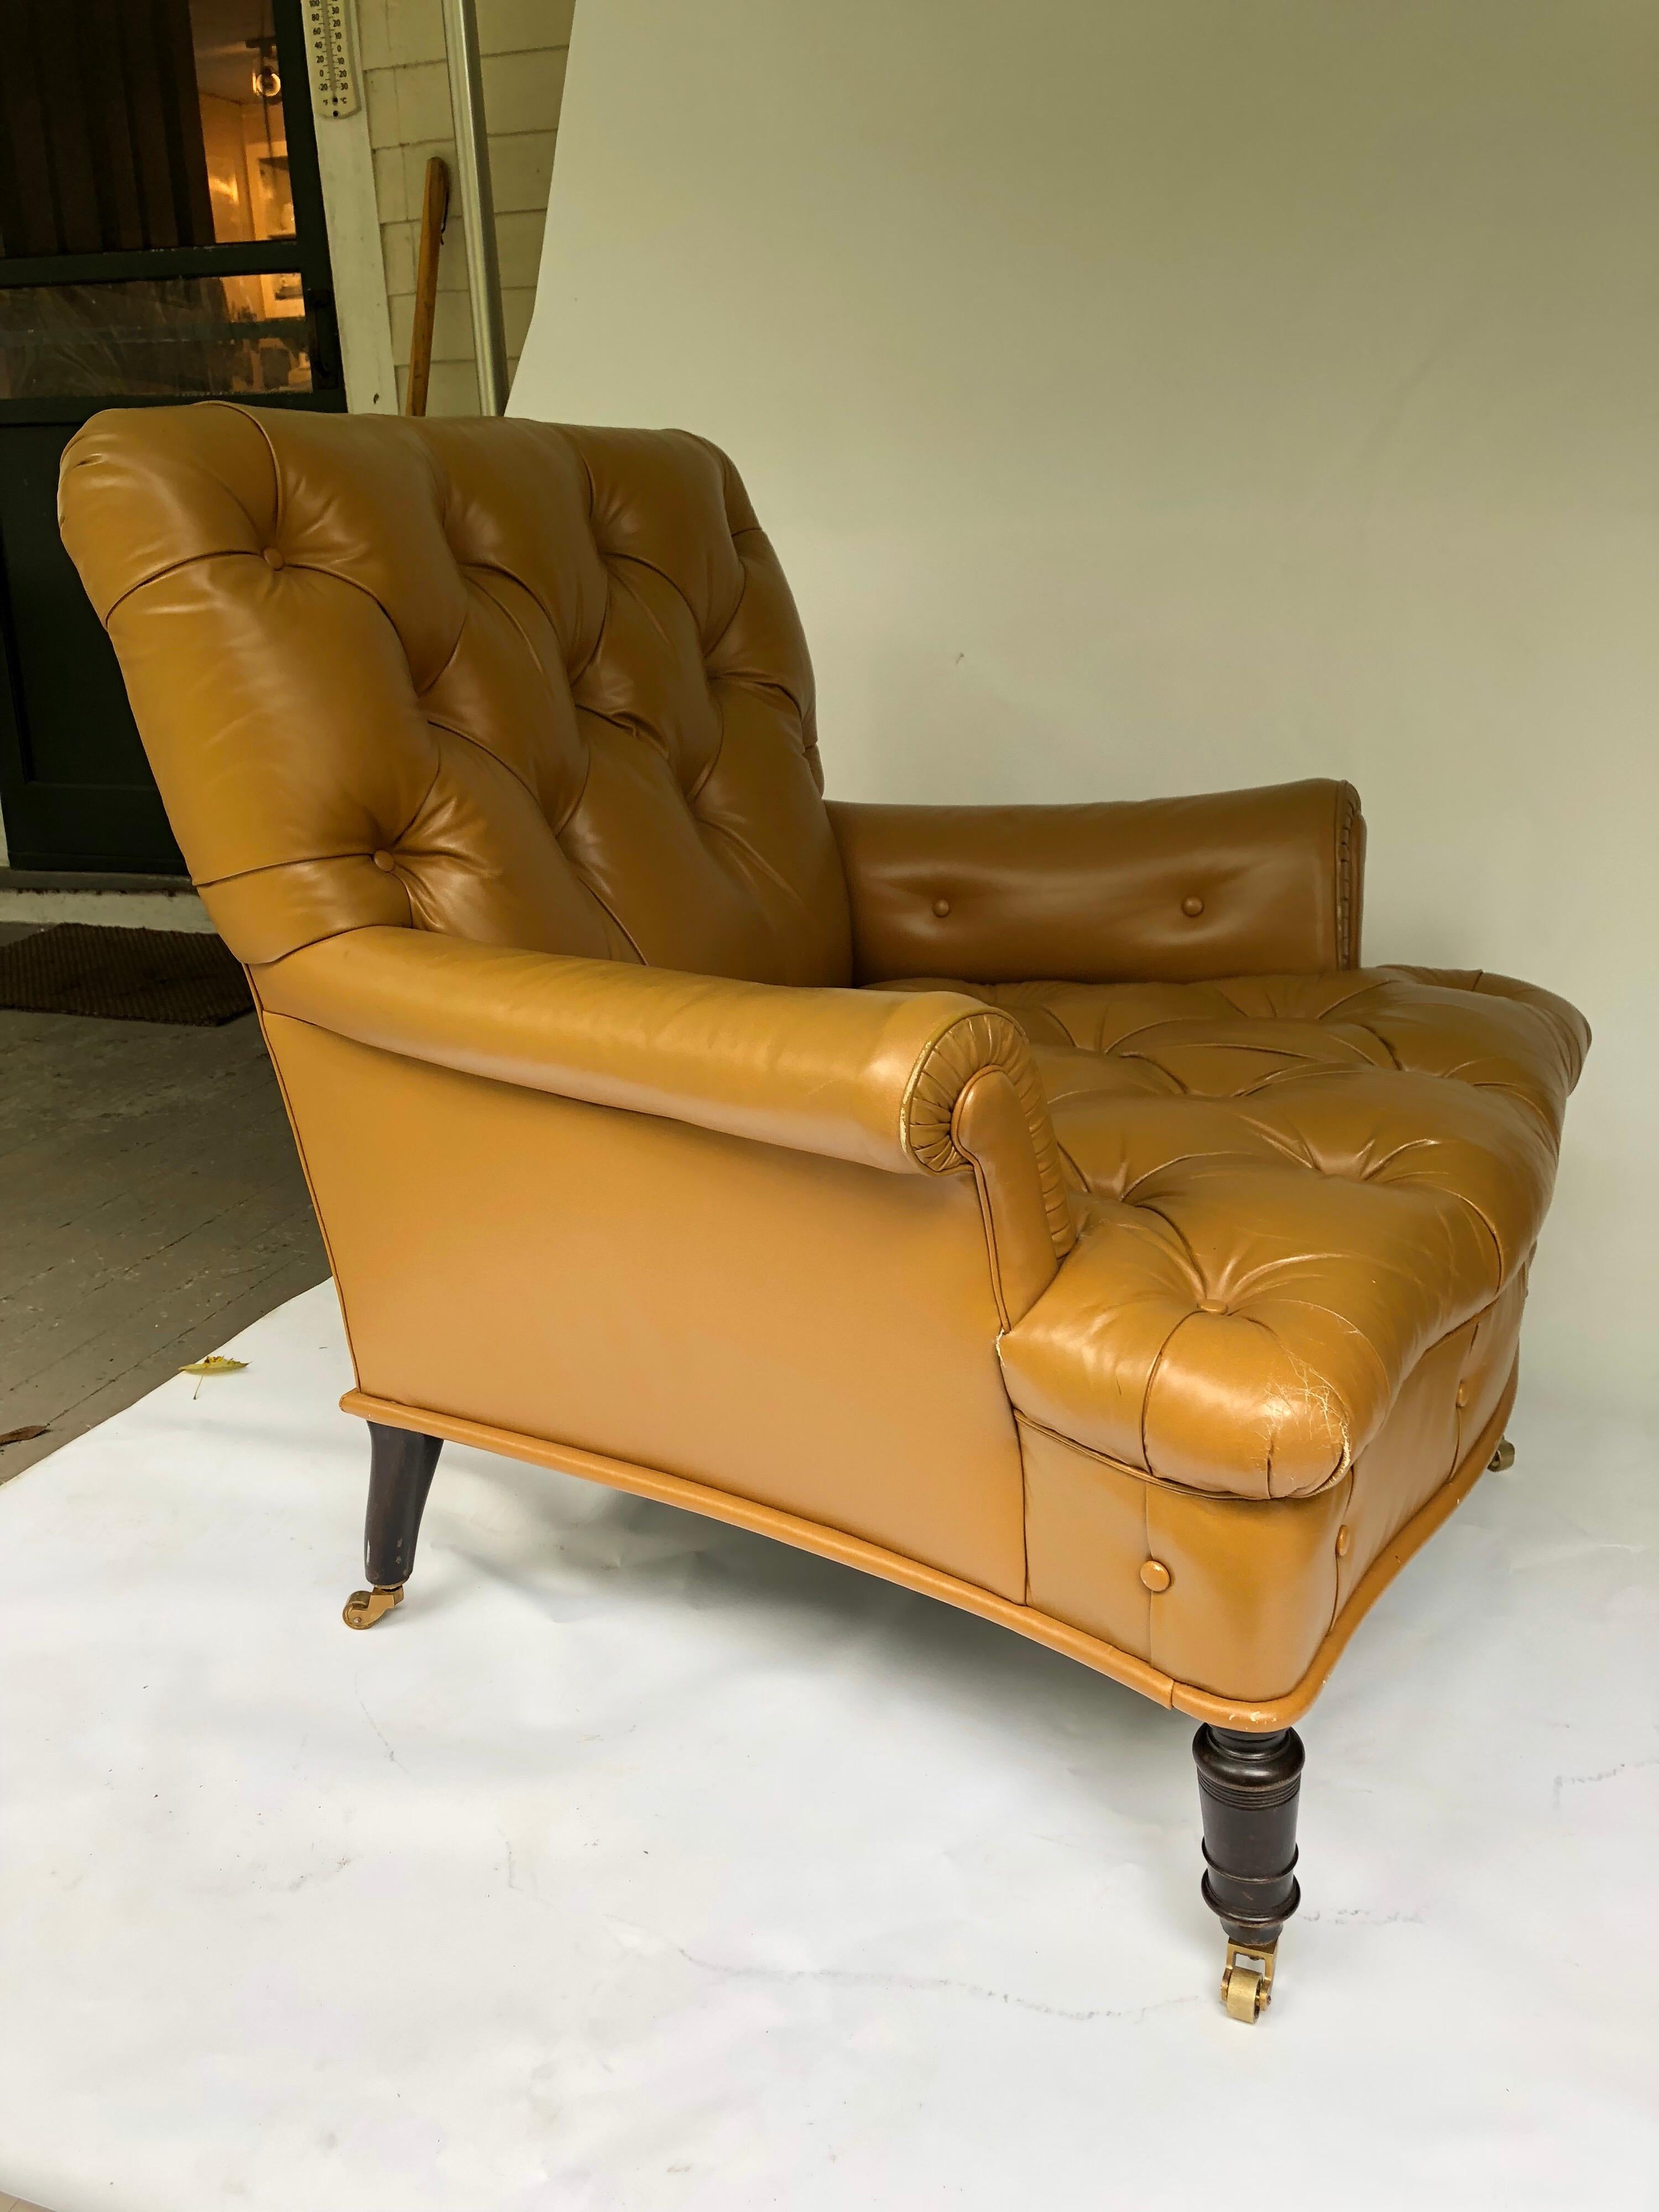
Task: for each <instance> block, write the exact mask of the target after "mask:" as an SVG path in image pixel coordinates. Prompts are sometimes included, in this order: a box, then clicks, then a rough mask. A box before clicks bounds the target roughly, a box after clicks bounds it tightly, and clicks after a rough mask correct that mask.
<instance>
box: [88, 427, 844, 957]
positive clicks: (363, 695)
mask: <svg viewBox="0 0 1659 2212" xmlns="http://www.w3.org/2000/svg"><path fill="white" fill-rule="evenodd" d="M60 512H61V517H62V521H63V527H64V538H65V541H66V543H67V544H68V545H69V548H70V552H71V554H72V555H73V556H74V558H75V560H76V564H77V566H78V567H79V568H80V571H81V574H82V578H83V580H85V582H86V585H87V588H88V592H90V594H91V596H92V599H93V601H94V605H95V606H96V608H97V611H98V612H99V614H100V617H103V618H104V620H105V621H106V623H107V625H108V628H109V630H110V634H111V636H112V639H113V641H114V643H115V645H116V647H117V650H118V653H119V655H120V659H121V665H122V667H123V670H124V671H125V676H126V680H127V688H128V691H129V694H130V696H131V701H132V706H133V711H134V714H136V716H137V722H138V726H139V730H140V732H141V733H142V735H143V740H144V744H145V748H146V750H147V751H148V752H149V758H150V762H151V765H152V766H153V768H154V769H155V776H156V781H158V783H159V784H160V786H161V795H162V798H163V799H164V800H165V802H166V804H167V812H168V815H169V816H170V817H171V819H172V822H173V829H174V830H175V832H176V834H177V836H178V838H179V843H180V845H181V846H182V848H183V849H184V854H185V860H186V861H187V862H188V864H189V867H190V871H191V876H192V877H193V878H194V879H195V881H196V883H197V885H198V886H199V888H200V890H201V891H202V894H203V896H204V899H205V900H206V902H207V905H208V908H209V911H210V913H211V915H212V916H213V919H214V921H215V922H216V925H217V927H218V928H219V930H220V932H221V933H222V935H223V937H224V938H225V939H226V941H227V942H228V944H229V945H230V947H231V949H232V950H233V951H234V952H235V953H236V954H237V955H238V956H239V957H240V958H241V959H243V960H246V961H249V962H254V963H262V962H265V961H269V960H273V959H277V958H280V957H282V956H283V954H285V953H289V952H292V951H295V950H297V949H298V948H299V947H301V946H302V945H308V944H312V943H314V942H315V941H316V940H317V939H319V938H323V937H328V936H331V935H334V934H336V933H338V932H340V931H342V930H349V929H354V928H358V927H362V926H364V925H366V924H380V925H385V924H392V925H394V926H397V925H402V926H405V927H415V928H417V929H429V930H436V931H441V932H444V933H447V934H449V935H452V936H456V937H463V938H471V939H477V940H478V941H479V942H482V943H486V944H495V945H515V946H519V947H521V948H523V949H526V950H529V951H545V952H566V953H580V954H587V955H592V956H599V957H603V956H606V955H609V956H611V957H614V958H617V959H622V960H634V961H644V962H648V963H654V964H656V965H659V966H664V967H669V968H678V969H689V970H691V971H693V972H696V973H702V974H709V975H731V976H738V977H744V978H747V979H749V980H750V981H760V982H783V983H803V984H828V983H845V982H847V981H848V980H849V975H850V953H849V945H848V904H847V891H846V885H845V883H844V880H843V878H842V866H841V862H840V860H839V858H838V855H837V853H836V845H835V842H834V839H833V837H832V836H831V833H830V829H829V821H828V818H827V817H826V815H825V811H824V806H823V797H822V788H823V776H822V773H821V771H820V769H819V766H818V757H817V742H816V736H815V732H814V725H813V712H812V674H811V665H810V664H809V662H808V659H807V654H806V647H805V640H804V639H803V637H802V635H801V629H800V624H799V620H798V619H797V617H796V613H795V609H794V605H793V601H792V599H791V598H790V596H789V588H788V586H787V584H786V583H785V581H784V578H783V573H782V571H781V568H779V566H778V562H777V558H776V556H775V554H774V552H773V550H772V548H771V546H770V545H769V543H768V542H767V539H766V538H765V536H764V534H763V532H762V531H761V530H760V528H759V527H758V526H757V523H756V520H755V517H754V514H753V513H752V512H751V510H750V506H749V501H748V499H747V498H746V496H745V495H744V489H743V486H742V484H741V483H740V482H739V481H738V476H737V472H736V471H735V470H734V469H733V468H732V465H731V463H730V462H729V461H728V460H726V458H725V456H724V455H723V454H721V453H718V452H717V451H716V450H715V449H714V447H712V446H709V445H708V444H706V443H705V442H704V441H702V439H699V438H695V437H692V436H690V435H687V434H685V433H684V432H682V431H674V430H666V431H639V430H582V429H564V428H555V427H554V426H552V425H551V424H548V423H541V422H495V421H483V422H475V421H449V422H444V421H437V422H405V421H400V420H398V419H396V418H393V417H389V416H329V415H311V414H301V413H297V412H295V413H289V412H286V411H279V410H274V409H267V410H259V411H258V412H255V411H253V410H248V409H243V408H239V407H234V406H227V405H224V404H219V403H210V404H206V405H203V406H197V407H187V408H148V409H137V410H125V411H120V412H113V413H110V414H105V415H100V416H97V417H95V418H94V421H92V422H89V423H88V425H87V427H86V428H84V429H83V430H82V431H81V433H80V434H79V435H78V436H77V437H76V439H75V440H74V441H73V442H72V443H71V445H70V447H69V450H68V452H67V453H66V454H65V457H64V474H63V484H62V492H61V495H60Z"/></svg>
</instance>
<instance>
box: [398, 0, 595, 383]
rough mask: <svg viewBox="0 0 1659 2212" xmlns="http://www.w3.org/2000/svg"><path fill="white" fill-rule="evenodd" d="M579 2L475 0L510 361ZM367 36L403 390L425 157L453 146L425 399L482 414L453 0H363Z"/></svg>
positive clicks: (529, 278) (519, 336)
mask: <svg viewBox="0 0 1659 2212" xmlns="http://www.w3.org/2000/svg"><path fill="white" fill-rule="evenodd" d="M574 4H575V0H477V14H478V46H479V49H480V52H481V54H482V56H483V91H484V112H485V116H486V118H487V120H488V124H489V158H490V169H491V174H492V179H493V182H494V185H495V233H496V240H497V245H498V249H499V252H500V255H501V310H502V317H503V319H504V321H505V323H506V325H507V359H508V363H509V368H513V367H516V365H517V362H518V358H519V351H520V347H521V346H522V345H523V343H524V334H525V331H526V328H527V327H528V325H529V322H530V311H531V307H532V302H533V301H534V299H535V295H536V274H537V270H538V265H539V263H540V258H541V250H542V225H543V222H544V217H545V214H546V210H547V191H548V182H549V179H550V177H551V175H552V173H553V145H554V139H555V137H556V132H557V129H558V121H559V102H560V99H561V96H562V92H563V89H564V66H565V53H566V50H567V48H568V46H569V43H570V21H571V14H572V10H573V9H574ZM357 37H358V47H359V55H360V59H361V62H362V70H363V76H364V91H365V94H366V97H367V100H368V135H369V140H370V143H371V144H372V145H373V147H374V184H375V195H376V198H377V200H378V202H379V207H380V236H381V242H382V246H383V248H384V252H385V256H386V300H387V305H388V307H390V309H391V315H392V353H393V356H394V358H395V361H396V363H397V374H398V404H399V405H401V404H402V402H403V398H404V392H406V390H407V388H408V383H409V338H410V325H411V323H412V321H413V318H414V312H415V259H416V249H417V247H418V245H419V240H420V230H421V197H422V191H424V189H425V182H426V165H427V161H428V157H429V156H430V155H434V154H441V155H442V156H443V157H444V159H445V160H446V161H447V162H449V163H450V165H451V177H452V195H451V206H450V215H449V227H448V230H447V233H446V234H445V239H444V248H443V254H442V258H441V260H440V263H439V277H438V313H437V316H436V319H435V325H434V331H433V348H432V353H433V368H432V381H431V386H430V388H429V391H428V399H427V406H428V412H429V413H431V414H434V415H475V414H477V410H478V387H477V374H476V372H475V369H474V367H473V359H472V321H471V308H470V307H469V304H468V299H467V289H466V240H465V227H464V224H463V221H462V216H461V210H460V204H459V195H458V194H457V193H455V192H454V191H453V164H454V159H455V145H454V134H453V127H452V125H451V121H450V104H449V76H448V67H447V58H446V51H445V46H444V21H443V7H442V0H357Z"/></svg>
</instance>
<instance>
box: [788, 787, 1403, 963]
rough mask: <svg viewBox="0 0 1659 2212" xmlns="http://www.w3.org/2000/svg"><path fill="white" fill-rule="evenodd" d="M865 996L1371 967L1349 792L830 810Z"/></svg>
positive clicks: (1354, 804) (840, 806) (840, 804)
mask: <svg viewBox="0 0 1659 2212" xmlns="http://www.w3.org/2000/svg"><path fill="white" fill-rule="evenodd" d="M829 817H830V820H831V822H832V823H833V824H834V826H835V832H836V839H837V841H838V842H839V844H840V847H841V855H842V864H843V866H844V867H845V869H846V872H847V881H848V890H849V894H850V896H851V899H852V908H853V945H854V964H855V969H856V973H857V975H858V977H859V980H860V981H861V982H866V983H880V982H887V981H894V980H895V979H896V978H898V977H900V976H927V975H950V976H960V977H962V978H963V979H964V980H966V981H973V982H976V983H1012V982H1023V981H1029V980H1030V979H1031V978H1034V977H1041V978H1042V979H1043V980H1045V981H1056V982H1072V983H1110V982H1118V981H1169V982H1196V981H1202V980H1204V979H1205V978H1206V977H1211V976H1221V975H1284V974H1294V973H1298V972H1305V971H1312V970H1320V971H1322V970H1326V969H1334V968H1353V967H1357V966H1358V963H1359V919H1360V894H1361V884H1362V878H1363V872H1364V817H1362V816H1361V814H1360V811H1359V799H1358V794H1357V793H1356V792H1355V791H1354V789H1353V787H1352V785H1351V784H1346V783H1331V782H1325V781H1317V782H1308V783H1286V784H1275V785H1270V786H1267V787H1264V788H1262V789H1260V790H1255V791H1229V792H1218V793H1210V794H1208V795H1206V796H1205V797H1202V798H1195V799H1139V800H1125V801H1122V802H1111V803H1107V804H1103V805H1089V806H870V805H852V804H848V802H846V801H844V800H843V801H835V802H832V803H831V805H830V808H829Z"/></svg>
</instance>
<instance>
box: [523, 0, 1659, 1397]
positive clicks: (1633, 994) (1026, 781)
mask: <svg viewBox="0 0 1659 2212" xmlns="http://www.w3.org/2000/svg"><path fill="white" fill-rule="evenodd" d="M1656 240H1659V9H1655V8H1654V7H1653V6H1652V5H1651V0H1524V4H1521V5H1517V4H1516V0H1347V4H1345V5H1343V6H1341V7H1333V6H1332V5H1331V4H1330V0H1251V4H1250V5H1249V6H1248V7H1244V6H1241V5H1239V4H1237V0H1022V4H1021V6H1020V7H1019V8H1018V9H1010V8H1008V7H1006V6H1005V5H1002V4H995V5H993V4H990V0H837V4H836V6H835V7H833V8H829V7H824V6H823V5H821V4H814V5H811V6H807V5H805V4H802V0H702V4H700V5H699V6H697V7H696V8H688V7H686V6H685V5H684V0H581V4H580V8H579V9H578V11H577V21H576V30H575V37H574V46H573V49H572V60H571V75H570V80H569V84H568V90H567V94H566V97H565V104H564V110H563V116H562V122H561V125H560V134H559V149H558V157H557V162H556V172H555V177H554V186H553V196H552V204H551V209H550V216H549V221H548V226H547V242H546V248H545V254H544V265H543V272H542V279H541V289H540V293H539V296H538V304H537V311H536V318H535V321H534V324H533V325H532V330H531V333H530V337H529V340H528V343H527V345H526V350H525V354H524V358H523V362H522V365H521V367H520V373H519V377H518V381H517V384H516V386H515V387H514V391H513V402H512V410H513V412H514V413H517V414H528V415H534V416H544V417H547V418H550V419H555V420H564V421H574V422H640V423H647V424H661V423H678V424H683V425H684V426H686V427H688V428H695V429H698V430H701V431H702V432H703V433H705V434H706V435H708V436H711V437H713V438H714V439H715V440H717V441H719V442H720V443H721V444H722V445H724V446H725V447H726V448H727V449H728V450H729V451H730V452H731V453H732V455H733V457H734V459H736V460H737V462H738V466H739V467H740V469H741V470H742V471H743V472H744V477H745V478H746V480H747V482H748V484H749V488H750V493H751V495H752V496H753V497H754V500H755V502H756V505H757V509H758V510H759V513H760V514H761V518H762V520H763V522H764V523H765V524H766V525H767V526H768V528H769V530H770V532H771V533H772V535H773V537H774V538H775V541H776V542H777V544H778V547H779V550H780V551H781V556H782V558H783V562H784V565H785V567H786V568H787V571H788V573H789V574H790V577H791V580H792V581H793V586H794V588H795V592H796V595H797V598H798V599H799V601H800V604H801V608H802V612H803V615H804V617H805V622H806V627H807V632H808V635H809V637H810V639H811V643H812V648H813V654H814V659H815V662H816V665H817V671H818V678H819V690H820V697H821V722H822V731H823V753H824V759H825V763H826V766H827V771H828V775H829V782H830V788H831V790H832V791H833V792H836V793H840V794H842V795H845V796H849V797H872V798H873V797H882V798H892V799H921V798H937V799H1074V798H1092V797H1100V796H1109V795H1117V794H1121V795H1124V796H1134V795H1139V794H1143V793H1153V792H1159V791H1194V790H1200V789H1204V788H1210V787H1227V786H1232V785H1237V784H1246V783H1257V782H1267V781H1276V780H1278V779H1279V778H1283V777H1290V776H1297V775H1310V774H1328V775H1346V776H1349V777H1352V780H1353V781H1355V782H1356V783H1357V784H1358V787H1359V788H1360V790H1361V792H1362V793H1363V795H1364V801H1365V808H1366V812H1367V815H1368V817H1369V818H1370V825H1371V859H1370V890H1369V898H1368V916H1367V928H1366V950H1367V954H1368V957H1370V958H1371V959H1372V960H1386V959H1390V958H1392V959H1405V960H1425V961H1435V962H1445V963H1453V964H1457V965H1470V966H1481V965H1484V966H1486V967H1491V968H1496V969H1505V970H1508V971H1509V972H1510V973H1513V974H1517V975H1525V976H1528V977H1530V978H1532V979H1533V980H1534V981H1540V982H1543V983H1547V984H1549V985H1551V986H1552V987H1555V988H1557V989H1559V990H1561V991H1564V992H1565V993H1566V994H1568V995H1570V996H1571V997H1572V998H1574V999H1575V1000H1577V1002H1578V1004H1579V1005H1581V1006H1583V1008H1584V1009H1585V1011H1586V1012H1587V1013H1588V1014H1589V1017H1590V1018H1591V1020H1592V1022H1593V1023H1594V1024H1595V1028H1596V1031H1597V1042H1596V1047H1595V1052H1594V1054H1593V1055H1592V1059H1591V1062H1590V1067H1589V1073H1588V1075H1587V1077H1586V1079H1585V1083H1584V1085H1583V1087H1582V1089H1581V1091H1580V1093H1579V1097H1578V1098H1577V1101H1576V1102H1575V1107H1574V1111H1573V1115H1572V1119H1571V1123H1570V1126H1569V1133H1568V1147H1567V1156H1566V1159H1565V1165H1564V1170H1563V1175H1562V1181H1561V1187H1560V1191H1559V1196H1558V1200H1557V1206H1556V1212H1555V1214H1554V1216H1553V1220H1552V1225H1551V1227H1550V1229H1549V1231H1548V1232H1547V1237H1546V1243H1545V1246H1544V1249H1543V1253H1542V1255H1541V1262H1540V1266H1539V1268H1538V1271H1537V1274H1536V1276H1535V1279H1534V1320H1533V1322H1532V1325H1531V1328H1530V1329H1529V1332H1528V1360H1529V1373H1530V1375H1531V1376H1532V1377H1533V1378H1534V1382H1536V1381H1537V1380H1538V1379H1539V1378H1541V1377H1543V1378H1546V1379H1547V1380H1548V1381H1549V1382H1550V1383H1553V1384H1555V1385H1561V1386H1565V1387H1569V1388H1571V1389H1589V1390H1600V1391H1604V1392H1607V1393H1609V1394H1612V1395H1615V1396H1617V1397H1620V1398H1622V1399H1625V1400H1626V1401H1644V1400H1648V1401H1650V1396H1651V1388H1652V1386H1651V1373H1652V1358H1651V1349H1650V1347H1651V1345H1652V1342H1653V1339H1654V1329H1655V1322H1656V1317H1659V1316H1656V1300H1655V1297H1654V1295H1653V1292H1654V1280H1653V1271H1652V1266H1651V1262H1650V1257H1649V1255H1650V1251H1651V1249H1652V1248H1653V1247H1654V1246H1655V1244H1656V1243H1659V1205H1656V1196H1659V1167H1656V1153H1659V1146H1656V1143H1655V1131H1654V1127H1653V1124H1654V1120H1655V1108H1654V1101H1655V1098H1656V1096H1659V1051H1656V1043H1655V1027H1656V994H1655V992H1654V987H1653V983H1652V969H1653V963H1654V955H1655V947H1656V934H1659V933H1656V930H1655V927H1654V920H1653V877H1654V868H1653V864H1652V858H1651V855H1652V850H1653V836H1654V825H1655V817H1656V805H1655V802H1656V797H1659V791H1656V783H1659V776H1656V768H1655V753H1656V744H1655V714H1656V704H1659V253H1656V246H1655V241H1656Z"/></svg>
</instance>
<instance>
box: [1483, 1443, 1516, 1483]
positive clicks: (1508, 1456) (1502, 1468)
mask: <svg viewBox="0 0 1659 2212" xmlns="http://www.w3.org/2000/svg"><path fill="white" fill-rule="evenodd" d="M1486 1465H1487V1467H1488V1468H1490V1469H1491V1471H1492V1474H1508V1473H1509V1471H1510V1468H1512V1467H1513V1466H1514V1465H1515V1446H1514V1445H1513V1444H1512V1443H1510V1440H1509V1438H1508V1437H1501V1438H1500V1439H1499V1441H1498V1449H1497V1450H1496V1451H1495V1452H1494V1453H1493V1454H1492V1457H1491V1458H1490V1459H1489V1460H1488V1461H1487V1462H1486Z"/></svg>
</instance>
